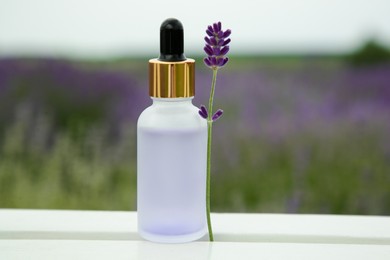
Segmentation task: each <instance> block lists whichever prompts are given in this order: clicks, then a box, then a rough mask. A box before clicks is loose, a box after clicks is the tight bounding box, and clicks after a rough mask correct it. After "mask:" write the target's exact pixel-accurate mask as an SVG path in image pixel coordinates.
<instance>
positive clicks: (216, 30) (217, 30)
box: [213, 23, 219, 33]
mask: <svg viewBox="0 0 390 260" xmlns="http://www.w3.org/2000/svg"><path fill="white" fill-rule="evenodd" d="M213 29H214V33H218V32H219V29H218V24H216V23H214V24H213Z"/></svg>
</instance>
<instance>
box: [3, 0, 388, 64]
mask: <svg viewBox="0 0 390 260" xmlns="http://www.w3.org/2000/svg"><path fill="white" fill-rule="evenodd" d="M169 17H175V18H178V19H179V20H181V21H182V23H183V25H184V29H185V51H186V54H187V56H189V54H190V55H191V54H197V53H200V52H201V51H202V48H203V45H204V42H203V37H204V34H205V33H204V31H205V28H206V26H207V25H208V24H210V23H212V22H215V21H221V22H222V24H223V26H225V27H226V28H230V29H231V30H232V35H231V38H232V43H231V53H232V52H236V53H254V52H255V53H265V52H298V53H305V52H343V51H349V50H351V49H352V48H356V47H358V46H359V45H360V44H361V43H362V42H363V41H364V40H366V39H368V38H370V37H374V38H377V39H379V40H380V41H381V42H382V43H384V44H387V45H389V46H390V1H389V0H369V1H367V0H364V1H363V0H338V1H337V0H284V1H282V0H269V1H268V0H267V1H266V0H258V1H250V0H235V1H221V0H213V1H210V0H209V1H206V0H193V1H185V0H165V1H164V0H160V1H157V0H138V1H130V0H63V1H60V0H0V57H1V56H14V55H19V56H20V55H24V54H27V55H55V56H56V55H58V56H69V57H80V56H81V57H110V56H119V57H120V56H122V55H137V54H141V55H143V54H147V55H149V54H150V55H152V56H153V57H154V56H157V55H158V52H159V49H158V48H159V27H160V24H161V22H162V21H163V20H164V19H166V18H169Z"/></svg>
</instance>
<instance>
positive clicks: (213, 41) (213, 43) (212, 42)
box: [210, 37, 217, 45]
mask: <svg viewBox="0 0 390 260" xmlns="http://www.w3.org/2000/svg"><path fill="white" fill-rule="evenodd" d="M210 42H211V45H217V40H216V39H215V37H211V38H210Z"/></svg>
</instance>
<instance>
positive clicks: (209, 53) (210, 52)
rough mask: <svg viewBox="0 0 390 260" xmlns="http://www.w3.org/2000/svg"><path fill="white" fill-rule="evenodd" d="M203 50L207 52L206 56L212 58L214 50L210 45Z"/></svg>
mask: <svg viewBox="0 0 390 260" xmlns="http://www.w3.org/2000/svg"><path fill="white" fill-rule="evenodd" d="M203 50H204V51H205V52H206V54H207V55H208V56H212V55H213V53H214V52H213V49H212V48H211V47H210V45H206V46H204V48H203Z"/></svg>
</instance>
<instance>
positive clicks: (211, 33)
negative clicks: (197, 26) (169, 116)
mask: <svg viewBox="0 0 390 260" xmlns="http://www.w3.org/2000/svg"><path fill="white" fill-rule="evenodd" d="M206 34H207V36H206V37H205V38H204V40H205V42H206V45H205V47H204V48H203V49H204V51H205V53H206V54H207V57H206V58H204V60H203V61H204V63H205V64H206V66H207V67H209V68H211V69H212V70H213V79H212V81H211V91H210V98H209V108H208V111H207V109H206V107H205V106H204V105H201V106H200V109H199V115H200V116H201V117H203V118H204V119H206V120H207V178H206V216H207V227H208V230H209V239H210V241H214V236H213V230H212V227H211V218H210V179H211V137H212V129H213V122H215V121H216V120H218V119H219V118H220V117H221V116H222V114H223V110H222V109H218V110H217V111H216V112H215V113H214V114H213V113H212V112H213V102H214V92H215V85H216V82H217V73H218V70H219V69H220V68H222V67H223V66H225V65H226V63H227V62H228V61H229V58H228V57H226V54H227V53H228V52H229V48H230V47H229V45H228V44H229V43H230V38H228V37H229V36H230V34H231V30H229V29H228V30H226V31H223V30H222V24H221V22H217V23H214V24H213V25H209V26H208V27H207V29H206Z"/></svg>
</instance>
